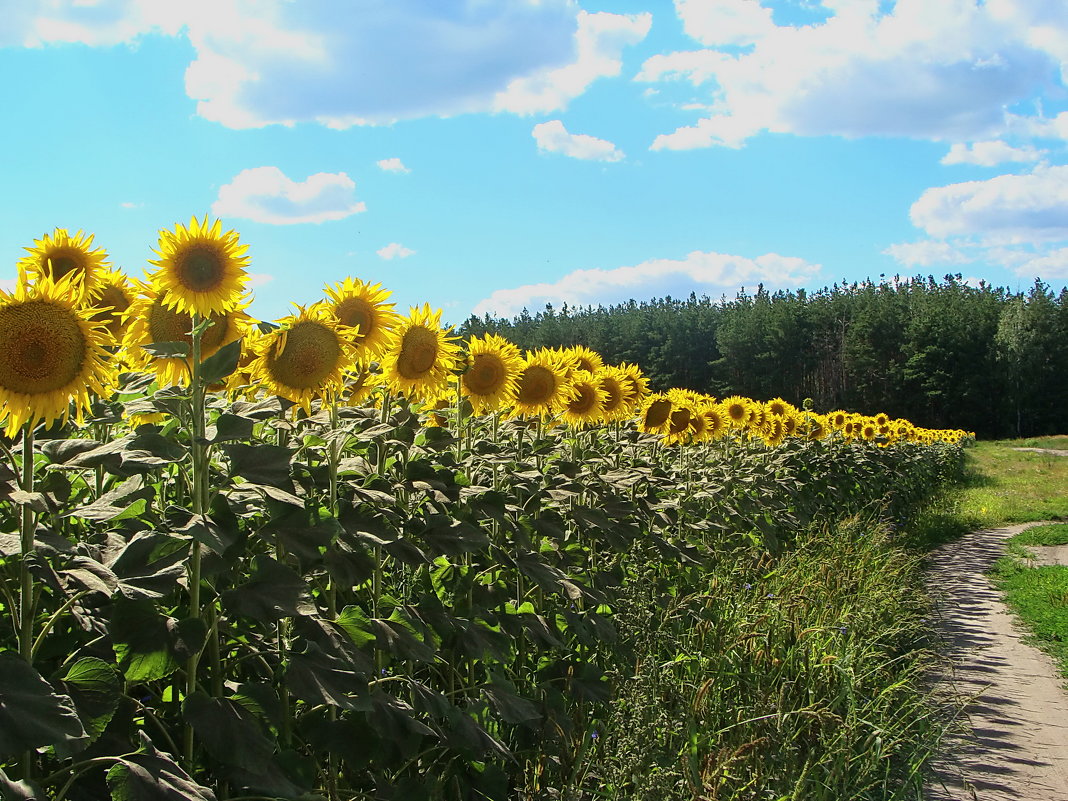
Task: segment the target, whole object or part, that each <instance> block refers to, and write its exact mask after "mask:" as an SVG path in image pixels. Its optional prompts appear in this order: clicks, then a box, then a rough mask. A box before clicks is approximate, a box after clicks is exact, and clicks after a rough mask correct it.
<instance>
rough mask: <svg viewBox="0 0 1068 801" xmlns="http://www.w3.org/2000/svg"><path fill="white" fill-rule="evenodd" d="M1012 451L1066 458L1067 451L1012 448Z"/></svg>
mask: <svg viewBox="0 0 1068 801" xmlns="http://www.w3.org/2000/svg"><path fill="white" fill-rule="evenodd" d="M1013 450H1014V451H1028V452H1030V453H1048V454H1049V455H1050V456H1068V451H1062V450H1058V449H1057V448H1013Z"/></svg>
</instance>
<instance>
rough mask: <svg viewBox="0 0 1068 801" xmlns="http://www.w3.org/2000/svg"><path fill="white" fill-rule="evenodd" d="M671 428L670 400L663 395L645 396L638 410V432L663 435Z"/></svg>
mask: <svg viewBox="0 0 1068 801" xmlns="http://www.w3.org/2000/svg"><path fill="white" fill-rule="evenodd" d="M670 427H671V400H670V399H669V398H668V396H667V395H664V394H663V393H659V392H658V393H655V394H652V395H646V396H645V399H644V400H643V401H642V405H641V408H640V409H639V410H638V430H639V431H641V432H642V433H644V434H663V433H665V432H666V431H667V430H668V428H670Z"/></svg>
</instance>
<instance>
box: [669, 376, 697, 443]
mask: <svg viewBox="0 0 1068 801" xmlns="http://www.w3.org/2000/svg"><path fill="white" fill-rule="evenodd" d="M667 397H668V400H670V401H671V413H670V414H669V415H668V426H667V430H666V431H664V432H662V433H663V437H664V442H667V443H669V444H679V445H681V444H682V443H684V442H686V441H687V440H689V438H690V420H691V419H692V418H693V417H694V416H695V415H696V410H695V409H694V408H693V401H692V400H691V398H690V394H689V393H688V392H686V391H685V390H680V389H672V390H668V392H667Z"/></svg>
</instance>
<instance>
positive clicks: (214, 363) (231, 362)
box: [200, 339, 241, 384]
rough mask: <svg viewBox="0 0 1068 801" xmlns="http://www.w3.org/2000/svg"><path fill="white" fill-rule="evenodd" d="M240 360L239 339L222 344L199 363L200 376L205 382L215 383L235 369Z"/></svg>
mask: <svg viewBox="0 0 1068 801" xmlns="http://www.w3.org/2000/svg"><path fill="white" fill-rule="evenodd" d="M240 360H241V340H240V339H235V340H234V341H233V342H231V343H229V344H228V345H223V346H222V347H221V348H219V349H218V350H217V351H216V352H215V353H213V354H212V355H211V356H209V357H208V358H206V359H205V360H204V361H202V362H201V363H200V378H201V380H202V381H203V382H204V383H205V384H217V383H219V382H220V381H222V380H223V379H224V378H226V376H228V375H230V373H232V372H233V371H234V370H236V369H237V363H238V362H239V361H240Z"/></svg>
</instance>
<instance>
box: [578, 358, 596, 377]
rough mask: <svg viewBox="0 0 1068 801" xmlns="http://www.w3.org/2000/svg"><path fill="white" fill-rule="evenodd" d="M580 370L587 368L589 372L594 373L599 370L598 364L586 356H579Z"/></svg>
mask: <svg viewBox="0 0 1068 801" xmlns="http://www.w3.org/2000/svg"><path fill="white" fill-rule="evenodd" d="M576 362H577V364H578V369H579V370H585V371H586V372H587V373H593V372H596V370H597V365H595V364H594V363H593V362H591V361H590V360H589V359H587V358H586V357H585V356H579V357H578V359H576Z"/></svg>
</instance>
